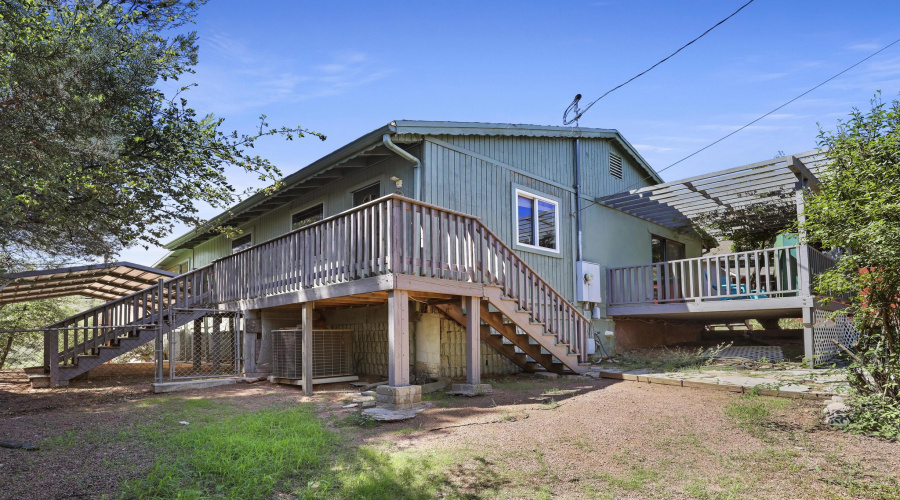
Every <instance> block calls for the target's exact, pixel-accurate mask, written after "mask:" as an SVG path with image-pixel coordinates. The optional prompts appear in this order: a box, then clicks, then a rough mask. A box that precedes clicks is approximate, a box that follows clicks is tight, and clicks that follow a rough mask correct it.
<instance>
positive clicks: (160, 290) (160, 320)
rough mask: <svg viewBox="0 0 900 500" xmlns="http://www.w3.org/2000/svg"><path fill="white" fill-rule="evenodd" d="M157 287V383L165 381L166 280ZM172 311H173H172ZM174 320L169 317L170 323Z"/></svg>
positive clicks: (158, 282) (161, 280)
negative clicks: (164, 299)
mask: <svg viewBox="0 0 900 500" xmlns="http://www.w3.org/2000/svg"><path fill="white" fill-rule="evenodd" d="M156 287H157V294H158V295H157V303H156V339H155V342H154V343H155V351H156V367H155V368H156V373H155V374H154V379H155V380H156V382H162V381H163V349H165V347H164V346H163V339H162V338H163V333H164V332H163V328H165V317H164V309H163V294H164V293H165V292H164V290H165V280H163V278H159V279H158V280H157V282H156ZM170 311H171V309H170ZM171 320H172V317H171V316H170V317H169V321H171ZM171 363H172V360H171V359H169V364H171Z"/></svg>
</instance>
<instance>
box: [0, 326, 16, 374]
mask: <svg viewBox="0 0 900 500" xmlns="http://www.w3.org/2000/svg"><path fill="white" fill-rule="evenodd" d="M13 336H14V335H13V334H12V333H10V334H9V337H7V338H6V347H4V348H3V355H2V356H0V370H2V369H3V367H4V366H5V365H6V357H7V356H8V355H9V351H11V350H12V343H13Z"/></svg>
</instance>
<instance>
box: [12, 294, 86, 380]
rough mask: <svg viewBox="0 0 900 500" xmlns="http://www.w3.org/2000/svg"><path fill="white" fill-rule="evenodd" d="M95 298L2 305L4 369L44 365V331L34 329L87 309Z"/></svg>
mask: <svg viewBox="0 0 900 500" xmlns="http://www.w3.org/2000/svg"><path fill="white" fill-rule="evenodd" d="M94 302H97V301H96V300H95V299H87V298H80V297H60V298H52V299H45V300H34V301H31V302H27V303H19V304H3V305H0V370H2V369H4V368H24V367H28V366H40V365H41V364H42V363H43V342H44V338H43V337H44V333H43V332H29V331H18V332H15V333H2V332H3V331H4V330H31V329H35V328H41V327H42V326H45V325H48V324H50V323H54V322H56V321H59V320H61V319H64V318H67V317H69V316H71V315H73V314H76V313H77V312H78V311H81V310H83V309H87V308H89V307H90V305H91V304H92V303H94Z"/></svg>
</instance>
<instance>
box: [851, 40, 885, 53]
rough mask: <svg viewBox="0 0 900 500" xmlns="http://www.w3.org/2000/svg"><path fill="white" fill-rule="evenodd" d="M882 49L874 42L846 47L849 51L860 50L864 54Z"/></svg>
mask: <svg viewBox="0 0 900 500" xmlns="http://www.w3.org/2000/svg"><path fill="white" fill-rule="evenodd" d="M880 48H881V45H880V44H877V43H874V42H866V43H854V44H851V45H848V46H847V47H846V49H847V50H858V51H863V52H874V51H876V50H878V49H880Z"/></svg>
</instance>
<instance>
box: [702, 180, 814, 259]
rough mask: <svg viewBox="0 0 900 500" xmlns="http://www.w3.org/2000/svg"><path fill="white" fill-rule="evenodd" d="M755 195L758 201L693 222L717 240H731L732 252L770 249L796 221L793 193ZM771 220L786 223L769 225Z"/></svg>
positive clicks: (727, 208) (706, 214) (717, 212)
mask: <svg viewBox="0 0 900 500" xmlns="http://www.w3.org/2000/svg"><path fill="white" fill-rule="evenodd" d="M757 195H758V196H759V201H751V202H749V203H746V204H743V205H741V206H740V207H739V208H737V209H735V208H732V207H731V206H728V207H723V208H719V209H717V210H711V211H709V212H705V213H702V214H699V215H697V217H696V218H695V221H694V223H695V225H696V226H697V227H698V228H699V227H702V228H704V229H705V230H706V231H708V232H710V233H713V234H716V235H717V236H718V237H719V238H722V239H725V240H731V242H732V244H731V251H732V252H744V251H748V250H763V249H765V248H772V246H773V245H774V244H775V237H776V236H778V235H779V234H781V233H783V232H785V231H788V230H790V227H791V226H792V225H793V223H794V222H793V221H794V220H796V218H797V205H796V202H795V200H794V193H792V192H788V193H786V192H780V191H779V192H775V193H757ZM773 220H774V221H789V222H786V223H785V224H783V225H778V224H771V221H773ZM760 221H766V223H765V224H761V223H760Z"/></svg>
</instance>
